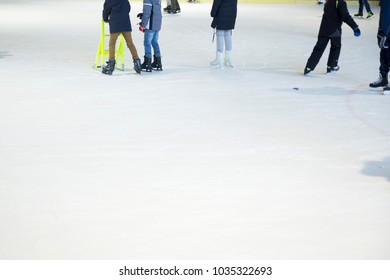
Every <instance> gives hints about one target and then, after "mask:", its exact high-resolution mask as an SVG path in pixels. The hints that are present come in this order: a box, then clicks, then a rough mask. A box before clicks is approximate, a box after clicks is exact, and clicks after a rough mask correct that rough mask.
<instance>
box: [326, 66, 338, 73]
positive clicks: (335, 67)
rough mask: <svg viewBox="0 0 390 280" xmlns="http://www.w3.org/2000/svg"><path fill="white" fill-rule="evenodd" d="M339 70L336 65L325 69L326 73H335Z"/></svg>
mask: <svg viewBox="0 0 390 280" xmlns="http://www.w3.org/2000/svg"><path fill="white" fill-rule="evenodd" d="M339 70H340V67H339V66H338V65H336V66H328V67H326V73H335V72H337V71H339Z"/></svg>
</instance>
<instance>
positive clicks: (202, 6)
mask: <svg viewBox="0 0 390 280" xmlns="http://www.w3.org/2000/svg"><path fill="white" fill-rule="evenodd" d="M102 5H103V1H96V0H95V1H92V0H87V1H71V0H69V1H66V0H63V1H47V2H45V1H27V0H26V1H22V0H13V1H11V0H10V1H5V0H1V1H0V26H1V28H0V66H1V67H0V248H1V249H0V258H1V259H389V258H390V234H389V232H390V97H388V96H384V95H382V94H381V92H380V91H370V90H369V89H368V84H369V83H370V82H372V81H374V80H376V79H377V77H378V67H379V49H378V47H377V45H376V31H377V27H378V12H379V9H378V7H373V9H374V13H375V14H376V17H374V19H372V20H362V19H360V20H357V22H358V24H359V26H360V28H361V31H362V36H361V37H359V38H355V37H354V36H353V32H352V30H351V29H350V28H349V27H348V26H347V25H344V27H343V48H342V52H341V57H340V62H339V65H340V67H341V69H340V71H339V72H338V73H335V74H331V75H326V74H325V68H326V60H327V54H328V50H327V51H326V52H325V54H324V57H323V58H322V60H321V62H320V64H319V65H318V67H317V69H316V70H315V71H314V72H313V73H311V74H310V75H309V76H307V77H305V76H303V74H302V72H303V68H304V66H305V63H306V61H307V58H308V57H309V55H310V53H311V51H312V48H313V46H314V44H315V42H316V37H317V33H318V28H319V24H320V20H321V15H322V7H320V6H316V5H249V4H248V5H245V4H240V5H239V10H238V18H237V24H236V29H235V30H234V32H233V48H234V49H233V59H234V65H235V67H234V68H233V69H211V68H210V67H209V62H210V61H211V60H213V59H214V56H215V43H214V44H212V42H211V39H212V29H211V28H210V23H211V18H210V15H209V13H210V9H211V3H198V4H188V3H185V2H184V1H182V3H181V6H182V13H181V14H179V15H164V18H163V30H162V31H161V33H160V45H161V49H162V54H163V68H164V70H163V71H162V72H153V73H151V74H147V73H143V74H142V75H137V74H135V72H134V71H133V70H132V65H131V60H130V54H129V52H126V71H125V72H120V71H116V72H115V73H114V74H115V75H113V76H105V75H102V74H101V73H100V72H99V71H97V70H95V69H93V67H92V66H93V64H94V61H95V55H96V51H97V47H98V43H99V36H100V20H101V10H102ZM141 9H142V3H141V2H132V11H131V19H132V24H133V29H134V32H133V37H134V41H135V43H136V46H137V48H138V52H139V54H140V56H143V41H142V40H143V38H142V33H141V32H139V31H138V30H137V26H136V23H137V22H138V20H137V19H136V14H137V13H138V12H140V11H141ZM350 12H351V13H355V12H356V6H353V7H350ZM293 88H298V90H294V89H293Z"/></svg>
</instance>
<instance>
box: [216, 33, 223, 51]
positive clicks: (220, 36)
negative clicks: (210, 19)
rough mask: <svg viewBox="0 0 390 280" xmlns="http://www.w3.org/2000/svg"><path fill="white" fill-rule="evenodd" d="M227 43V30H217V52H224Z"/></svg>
mask: <svg viewBox="0 0 390 280" xmlns="http://www.w3.org/2000/svg"><path fill="white" fill-rule="evenodd" d="M224 41H225V30H218V29H217V52H221V53H222V52H223V51H224V43H225V42H224Z"/></svg>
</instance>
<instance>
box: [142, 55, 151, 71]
mask: <svg viewBox="0 0 390 280" xmlns="http://www.w3.org/2000/svg"><path fill="white" fill-rule="evenodd" d="M141 68H142V70H144V71H146V72H152V58H150V57H147V56H144V63H142V65H141Z"/></svg>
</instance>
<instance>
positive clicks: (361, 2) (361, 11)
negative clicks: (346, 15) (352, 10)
mask: <svg viewBox="0 0 390 280" xmlns="http://www.w3.org/2000/svg"><path fill="white" fill-rule="evenodd" d="M359 14H363V0H359Z"/></svg>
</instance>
